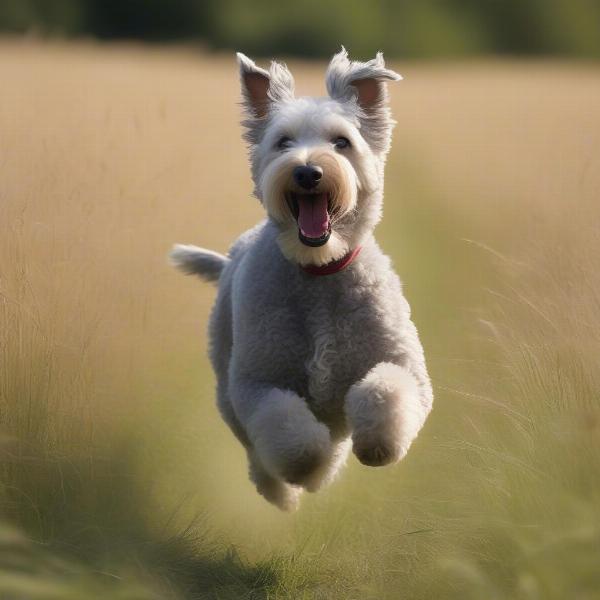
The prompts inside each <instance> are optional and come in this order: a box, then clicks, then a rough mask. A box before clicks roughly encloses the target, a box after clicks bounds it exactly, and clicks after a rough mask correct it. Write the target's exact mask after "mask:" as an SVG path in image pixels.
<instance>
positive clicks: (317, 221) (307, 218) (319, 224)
mask: <svg viewBox="0 0 600 600" xmlns="http://www.w3.org/2000/svg"><path fill="white" fill-rule="evenodd" d="M298 209H299V211H300V212H299V214H298V225H299V226H300V231H301V232H302V235H303V236H305V237H308V238H320V237H322V236H324V235H325V234H326V233H327V230H328V229H329V213H328V212H327V194H313V195H298Z"/></svg>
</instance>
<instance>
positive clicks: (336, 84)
mask: <svg viewBox="0 0 600 600" xmlns="http://www.w3.org/2000/svg"><path fill="white" fill-rule="evenodd" d="M401 79H402V77H401V76H400V75H398V73H396V72H394V71H392V70H390V69H387V68H386V67H385V62H384V60H383V54H382V53H381V52H378V53H377V56H376V57H375V58H374V59H372V60H370V61H368V62H358V61H350V60H349V59H348V52H346V49H345V48H344V47H342V49H341V50H340V52H338V53H337V54H336V55H335V56H334V57H333V58H332V59H331V62H330V63H329V67H328V69H327V73H326V75H325V82H326V85H327V92H328V93H329V96H330V97H331V98H333V99H334V100H338V101H340V102H352V101H353V100H354V101H356V104H357V105H358V107H359V108H360V109H361V110H360V114H359V119H360V120H361V122H362V123H363V135H365V138H366V139H367V141H369V143H371V145H373V146H374V148H375V149H376V150H378V151H387V149H388V147H389V137H390V133H391V130H392V127H393V125H394V121H393V120H392V119H391V116H390V111H389V108H388V107H387V100H388V96H387V85H386V84H387V82H388V81H400V80H401Z"/></svg>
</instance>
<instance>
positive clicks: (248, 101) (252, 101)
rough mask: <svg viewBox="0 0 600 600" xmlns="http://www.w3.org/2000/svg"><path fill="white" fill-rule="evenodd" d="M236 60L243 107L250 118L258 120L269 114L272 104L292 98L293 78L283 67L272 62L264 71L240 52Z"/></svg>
mask: <svg viewBox="0 0 600 600" xmlns="http://www.w3.org/2000/svg"><path fill="white" fill-rule="evenodd" d="M237 59H238V64H239V66H240V79H241V83H242V94H243V96H244V105H245V108H246V111H247V112H248V114H249V115H250V116H251V117H255V118H259V119H260V118H262V117H264V116H265V115H266V114H267V113H268V112H269V110H270V107H271V104H272V103H273V102H278V101H281V100H286V99H291V98H293V97H294V78H293V77H292V74H291V73H290V72H289V71H288V69H287V67H286V66H285V65H282V64H279V63H277V62H275V61H273V62H272V63H271V68H270V69H269V71H266V70H265V69H261V68H260V67H259V66H257V65H256V64H255V63H254V61H253V60H251V59H249V58H248V57H247V56H245V55H244V54H242V53H241V52H238V53H237Z"/></svg>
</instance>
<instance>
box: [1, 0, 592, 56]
mask: <svg viewBox="0 0 600 600" xmlns="http://www.w3.org/2000/svg"><path fill="white" fill-rule="evenodd" d="M0 31H5V32H14V33H26V32H34V33H38V34H41V35H60V36H93V37H97V38H100V39H139V40H146V41H173V40H186V41H201V42H203V43H204V44H206V45H207V46H209V47H212V48H230V47H231V48H233V47H235V48H236V49H240V50H244V51H246V52H249V53H254V54H258V55H268V56H271V55H275V54H278V55H296V56H307V57H319V56H324V55H328V54H331V53H332V52H333V51H335V50H336V49H337V48H338V47H339V45H340V44H345V45H346V46H348V47H349V49H350V50H351V51H352V54H353V55H355V56H361V55H365V56H366V55H370V54H373V52H374V51H376V50H377V49H383V50H385V52H386V54H387V55H389V56H408V57H440V56H465V55H472V54H516V55H531V54H550V55H567V56H578V57H595V58H598V57H600V0H328V1H323V0H295V1H294V2H282V1H277V0H254V1H251V0H0Z"/></svg>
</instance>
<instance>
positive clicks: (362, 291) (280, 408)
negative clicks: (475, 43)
mask: <svg viewBox="0 0 600 600" xmlns="http://www.w3.org/2000/svg"><path fill="white" fill-rule="evenodd" d="M238 61H239V66H240V74H241V81H242V93H243V98H244V107H245V111H246V119H245V120H244V122H243V125H244V126H245V127H246V130H247V133H246V139H247V140H248V142H249V144H250V160H251V165H252V177H253V180H254V184H255V193H256V196H257V197H258V198H259V199H260V201H261V202H262V203H263V205H264V208H265V210H266V213H267V218H266V220H265V221H263V222H262V223H259V224H258V225H257V226H256V227H254V228H253V229H251V230H250V231H247V232H246V233H244V234H243V235H242V236H241V237H240V238H239V239H238V240H237V241H236V242H235V244H234V245H233V246H232V248H231V249H230V251H229V253H228V256H227V257H223V256H221V255H217V254H215V253H212V252H211V251H207V250H202V249H200V248H195V247H190V246H179V247H176V248H175V250H174V254H173V260H174V262H175V263H176V264H178V265H179V266H180V267H181V268H182V269H183V270H184V271H186V272H188V273H190V272H193V273H197V274H199V275H201V276H203V277H204V278H205V279H208V280H212V281H217V283H218V293H217V300H216V303H215V306H214V309H213V313H212V316H211V319H210V327H209V330H210V331H209V333H210V358H211V361H212V364H213V368H214V370H215V373H216V376H217V403H218V406H219V410H220V412H221V415H222V416H223V419H224V420H225V421H226V422H227V424H228V425H229V426H230V428H231V430H232V431H233V433H234V434H235V435H236V436H237V438H238V439H239V440H240V442H241V443H242V444H243V445H244V446H245V448H246V450H247V453H248V461H249V465H250V467H249V472H250V478H251V480H252V481H253V482H254V484H255V485H256V488H257V491H258V492H259V493H260V494H261V495H262V496H263V497H264V498H266V499H267V500H268V501H269V502H272V503H273V504H275V505H277V506H279V507H280V508H282V509H284V510H293V509H295V508H296V507H297V506H298V501H299V498H300V494H301V492H302V490H308V491H316V490H317V489H319V488H320V487H321V486H323V485H325V484H327V483H329V482H331V481H332V480H333V479H334V478H335V476H336V474H337V473H338V471H339V469H340V468H341V467H342V465H343V464H344V462H345V461H346V457H347V455H348V452H349V449H350V446H351V445H352V447H353V450H354V454H355V455H356V456H357V457H358V459H359V460H360V461H361V462H363V463H364V464H366V465H369V466H380V465H385V464H388V463H392V462H396V461H398V460H400V459H401V458H403V457H404V456H405V455H406V453H407V451H408V449H409V447H410V445H411V443H412V442H413V440H414V439H415V438H416V436H417V434H418V432H419V430H420V429H421V427H422V426H423V423H424V422H425V419H426V418H427V415H428V413H429V411H430V409H431V405H432V398H433V396H432V390H431V384H430V380H429V376H428V374H427V369H426V366H425V359H424V356H423V349H422V347H421V344H420V342H419V338H418V335H417V331H416V329H415V326H414V324H413V323H412V321H411V319H410V309H409V306H408V303H407V301H406V300H405V298H404V296H403V295H402V288H401V284H400V281H399V279H398V277H397V275H396V274H395V273H394V271H393V269H392V267H391V264H390V260H389V258H388V257H386V256H385V255H384V254H383V253H382V252H381V250H380V248H379V246H378V245H377V243H376V241H375V239H374V237H373V229H374V228H375V226H376V224H377V222H378V221H379V219H380V218H381V207H382V200H383V169H384V164H385V158H386V153H387V150H388V148H389V139H390V136H391V130H392V127H393V121H392V119H391V117H390V114H389V108H388V106H387V91H386V82H387V81H393V80H397V79H400V76H399V75H397V74H396V73H394V72H393V71H390V70H389V69H387V68H386V67H385V64H384V61H383V57H382V56H381V54H378V55H377V57H376V58H375V59H374V60H372V61H369V62H367V63H358V62H351V61H349V59H348V56H347V53H346V51H345V50H343V49H342V51H341V52H340V53H339V54H337V55H336V56H335V57H334V58H333V60H332V61H331V64H330V66H329V69H328V71H327V76H326V80H327V89H328V91H329V96H328V97H327V98H295V97H294V83H293V78H292V76H291V74H290V72H289V71H288V70H287V68H286V67H285V66H284V65H280V64H278V63H272V65H271V67H270V69H269V70H268V71H267V70H265V69H262V68H260V67H258V66H257V65H256V64H255V63H254V62H253V61H251V60H250V59H248V58H247V57H245V56H243V55H238ZM282 136H284V137H285V138H286V139H287V140H289V141H287V142H286V144H285V147H283V148H282V147H281V144H278V143H277V140H278V139H281V137H282ZM339 136H343V137H344V138H347V139H348V140H349V146H348V147H344V148H338V147H337V146H336V145H335V143H333V142H332V140H335V139H337V138H338V137H339ZM306 164H316V165H318V166H320V167H321V168H322V169H323V177H322V180H321V182H320V183H319V186H320V187H319V188H318V189H319V190H320V193H321V192H322V193H327V194H328V198H329V211H330V213H331V215H330V216H331V219H330V224H331V237H330V238H329V240H328V241H327V242H326V243H325V244H324V245H322V246H320V247H311V246H307V245H305V244H303V243H302V242H301V240H300V239H299V237H298V224H297V222H296V218H295V216H294V215H293V213H292V212H291V209H290V206H289V202H288V196H287V195H286V194H288V193H289V192H290V190H293V189H294V188H293V185H294V183H293V175H292V174H293V169H294V167H296V166H302V165H306ZM358 246H362V251H361V252H360V254H358V256H357V258H356V259H355V260H354V261H353V262H352V263H351V264H350V265H349V266H348V267H346V268H345V269H344V270H342V271H339V272H338V273H336V274H334V275H329V276H326V277H315V276H313V275H311V274H309V273H307V272H304V271H303V270H302V269H301V268H300V267H299V265H323V264H326V263H328V262H330V261H332V260H336V259H338V258H340V257H342V256H344V255H345V254H346V253H347V252H349V251H351V250H353V249H355V248H357V247H358Z"/></svg>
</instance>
